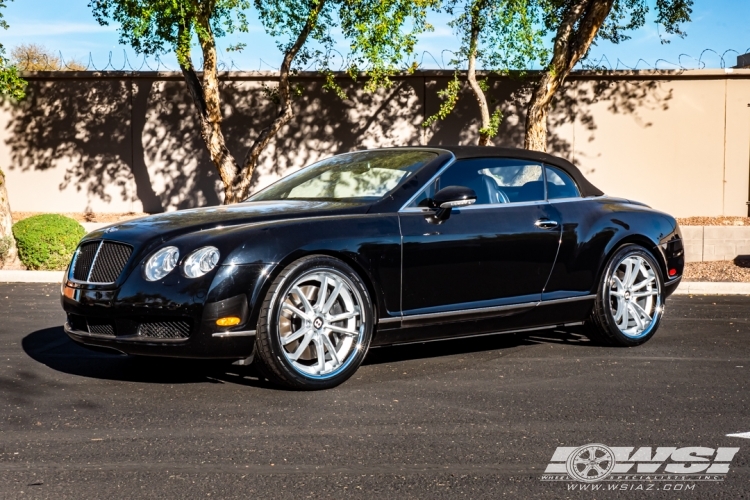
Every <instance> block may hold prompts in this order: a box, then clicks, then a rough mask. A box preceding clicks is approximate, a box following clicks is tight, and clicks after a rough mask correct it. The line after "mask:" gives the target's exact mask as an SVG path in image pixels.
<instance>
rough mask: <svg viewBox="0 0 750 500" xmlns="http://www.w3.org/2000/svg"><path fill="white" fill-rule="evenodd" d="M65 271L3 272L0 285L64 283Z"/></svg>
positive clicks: (0, 274) (0, 276)
mask: <svg viewBox="0 0 750 500" xmlns="http://www.w3.org/2000/svg"><path fill="white" fill-rule="evenodd" d="M64 274H65V271H2V270H0V283H62V280H63V275H64Z"/></svg>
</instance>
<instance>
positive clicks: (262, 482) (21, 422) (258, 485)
mask: <svg viewBox="0 0 750 500" xmlns="http://www.w3.org/2000/svg"><path fill="white" fill-rule="evenodd" d="M58 294H59V287H58V286H54V285H39V284H33V285H20V284H19V285H0V409H1V412H2V413H1V419H0V498H56V499H61V498H165V497H172V498H327V497H339V498H340V497H344V496H346V497H354V498H457V497H463V498H502V497H505V498H638V497H642V496H643V495H648V497H649V498H740V497H747V492H748V491H750V468H749V467H748V459H749V458H750V439H741V438H736V437H727V436H726V435H727V434H732V433H739V432H748V431H750V409H749V408H748V399H749V397H748V393H747V386H748V374H749V373H750V342H748V339H749V333H750V331H749V329H748V321H749V319H750V298H747V297H711V296H701V297H698V296H693V297H689V296H681V297H672V298H670V299H669V300H668V302H667V312H666V315H665V319H664V321H663V323H662V326H661V329H660V330H659V332H658V333H657V334H656V336H655V337H654V338H653V339H652V340H651V341H650V342H648V343H647V344H645V345H643V346H641V347H638V348H633V349H622V348H606V347H600V346H596V345H592V343H591V342H589V341H588V339H587V338H586V337H585V336H583V335H581V334H579V333H578V332H577V331H576V330H575V329H566V330H557V331H542V332H534V333H524V334H509V335H496V336H491V337H481V338H474V339H464V340H451V341H444V342H436V343H430V344H415V345H409V346H403V347H387V348H380V349H374V350H372V351H371V352H370V354H369V355H368V358H367V360H366V362H365V365H364V366H362V367H361V368H360V370H359V371H358V372H357V373H356V374H355V376H354V377H353V378H352V379H351V380H350V381H348V382H346V383H345V384H343V385H342V386H340V387H338V388H336V389H333V390H328V391H322V392H313V393H302V392H291V391H284V390H280V389H278V388H275V387H273V386H269V385H268V384H266V383H264V382H263V381H262V380H258V378H257V377H256V376H255V375H254V373H253V372H252V370H250V369H248V368H244V367H238V366H232V365H230V364H227V363H223V362H222V363H217V362H199V361H184V360H164V359H144V358H130V357H125V356H118V355H113V354H105V353H99V352H94V351H89V350H86V349H84V348H81V347H78V346H76V345H75V344H73V343H72V342H71V341H70V340H68V338H67V337H66V336H65V334H64V333H63V330H62V324H63V322H64V314H63V312H62V310H61V308H60V306H59V298H58ZM587 443H601V444H604V445H607V446H610V447H633V448H634V449H638V448H639V447H652V448H653V449H656V448H657V447H677V448H680V447H688V446H690V447H693V446H695V447H708V448H718V447H739V448H740V451H739V452H738V453H737V454H736V455H735V456H734V459H733V461H732V462H731V464H730V466H729V473H728V474H727V475H726V477H725V478H723V477H722V478H721V479H723V480H718V481H699V480H696V481H690V482H684V481H683V482H682V484H683V486H681V487H679V489H678V488H677V487H675V484H679V483H680V482H679V481H677V482H675V481H672V482H669V481H666V482H665V481H661V482H659V481H655V482H650V483H649V482H643V481H641V482H631V483H627V482H621V483H615V482H612V481H609V482H607V481H603V482H600V483H596V484H598V485H600V486H601V487H602V488H601V489H597V490H595V491H593V492H592V491H579V488H578V487H579V486H580V485H581V484H583V483H572V482H566V481H558V482H551V481H543V480H542V476H543V475H544V471H545V469H546V467H547V465H548V464H549V462H550V459H551V458H552V455H553V453H554V452H555V450H556V448H557V447H558V446H567V447H576V446H581V445H585V444H587ZM638 484H641V485H646V487H645V488H644V490H648V492H646V491H641V490H638V489H635V488H636V487H637V485H638ZM648 484H652V486H651V488H650V489H649V488H648ZM610 485H615V486H617V488H618V489H616V490H614V491H612V490H611V489H610V490H607V489H605V487H607V488H609V487H610ZM623 485H624V486H626V487H627V488H630V487H631V486H632V488H633V489H631V490H628V489H624V488H622V486H623ZM666 485H670V486H666ZM688 485H692V487H688V488H687V489H685V487H686V486H688ZM571 486H573V487H574V488H576V489H571ZM673 489H677V490H678V491H673Z"/></svg>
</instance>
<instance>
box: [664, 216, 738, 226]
mask: <svg viewBox="0 0 750 500" xmlns="http://www.w3.org/2000/svg"><path fill="white" fill-rule="evenodd" d="M677 223H678V224H679V225H681V226H750V217H728V216H721V217H679V218H678V219H677Z"/></svg>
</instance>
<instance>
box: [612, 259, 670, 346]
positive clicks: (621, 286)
mask: <svg viewBox="0 0 750 500" xmlns="http://www.w3.org/2000/svg"><path fill="white" fill-rule="evenodd" d="M609 308H610V313H611V315H612V319H613V320H614V324H615V326H616V327H617V328H618V329H619V330H620V332H622V334H623V335H626V336H627V337H631V338H640V337H643V336H645V335H648V333H649V332H650V331H651V329H652V328H653V326H654V325H655V324H657V323H658V317H659V316H660V315H661V314H662V311H663V308H662V291H661V283H660V281H659V280H658V279H657V276H656V270H655V269H654V268H653V267H652V265H651V263H649V261H648V260H646V259H644V258H643V257H642V256H640V255H637V254H633V255H628V256H626V257H625V258H624V259H622V260H621V261H620V262H619V264H617V265H616V266H614V267H613V268H612V274H611V276H610V280H609Z"/></svg>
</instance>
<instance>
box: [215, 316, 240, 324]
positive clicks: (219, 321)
mask: <svg viewBox="0 0 750 500" xmlns="http://www.w3.org/2000/svg"><path fill="white" fill-rule="evenodd" d="M216 324H217V325H219V326H234V325H239V324H240V318H238V317H237V316H227V317H226V318H219V319H217V320H216Z"/></svg>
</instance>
